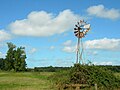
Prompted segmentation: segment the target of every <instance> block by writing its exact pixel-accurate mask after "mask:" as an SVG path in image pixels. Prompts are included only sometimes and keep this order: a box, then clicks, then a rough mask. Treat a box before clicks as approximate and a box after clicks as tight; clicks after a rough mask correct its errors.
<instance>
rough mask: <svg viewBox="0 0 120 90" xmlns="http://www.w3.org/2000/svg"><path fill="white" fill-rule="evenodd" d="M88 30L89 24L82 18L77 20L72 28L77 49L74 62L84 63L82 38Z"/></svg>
mask: <svg viewBox="0 0 120 90" xmlns="http://www.w3.org/2000/svg"><path fill="white" fill-rule="evenodd" d="M89 30H90V24H87V23H86V22H85V21H84V20H80V21H79V22H77V24H76V25H75V28H74V34H75V36H76V37H77V38H78V42H77V51H76V63H81V64H84V62H83V58H82V55H83V50H84V49H83V43H82V38H84V37H85V35H86V34H87V32H88V31H89Z"/></svg>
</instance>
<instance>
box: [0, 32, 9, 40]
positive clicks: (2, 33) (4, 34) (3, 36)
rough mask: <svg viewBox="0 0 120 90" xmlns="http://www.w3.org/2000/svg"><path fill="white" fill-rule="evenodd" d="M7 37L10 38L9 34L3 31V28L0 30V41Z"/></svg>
mask: <svg viewBox="0 0 120 90" xmlns="http://www.w3.org/2000/svg"><path fill="white" fill-rule="evenodd" d="M9 39H11V35H10V34H8V33H7V32H5V31H4V30H0V42H1V41H5V40H9Z"/></svg>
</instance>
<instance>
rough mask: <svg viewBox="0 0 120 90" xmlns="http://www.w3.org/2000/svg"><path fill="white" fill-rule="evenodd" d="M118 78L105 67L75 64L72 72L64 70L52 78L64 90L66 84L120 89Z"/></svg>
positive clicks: (111, 89)
mask: <svg viewBox="0 0 120 90" xmlns="http://www.w3.org/2000/svg"><path fill="white" fill-rule="evenodd" d="M116 76H118V75H117V74H116ZM116 76H115V75H114V73H113V72H111V71H110V70H108V69H106V68H103V67H101V68H100V67H98V66H88V65H80V64H75V65H74V67H72V68H71V69H70V70H62V71H60V72H58V73H56V74H55V75H53V76H52V77H53V80H55V82H56V85H57V86H59V87H63V88H64V87H65V85H66V84H87V85H89V86H90V87H91V86H94V84H97V86H98V88H99V89H101V90H102V89H103V88H104V89H105V90H108V89H110V90H113V89H115V88H120V87H119V86H120V78H118V77H119V76H118V77H116ZM57 77H59V78H57Z"/></svg>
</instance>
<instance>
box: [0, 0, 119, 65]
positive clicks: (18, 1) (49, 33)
mask: <svg viewBox="0 0 120 90" xmlns="http://www.w3.org/2000/svg"><path fill="white" fill-rule="evenodd" d="M119 3H120V1H115V0H111V1H109V0H76V1H73V0H69V1H67V0H60V1H57V0H26V1H25V0H10V1H8V0H0V57H1V58H4V57H5V54H6V51H7V50H8V49H7V45H6V43H7V42H12V43H14V44H15V45H16V46H18V47H19V46H25V48H26V54H27V59H26V61H27V66H28V67H36V66H50V65H52V66H71V65H73V64H74V63H75V62H76V52H75V51H76V47H75V46H76V43H77V38H76V37H75V36H74V33H73V29H74V25H75V24H76V22H77V21H79V20H80V19H81V20H83V19H84V20H85V21H87V22H88V23H90V24H91V30H90V32H88V34H87V35H86V37H85V38H83V43H84V49H85V51H84V60H85V62H87V61H88V60H90V61H91V62H92V63H94V64H99V65H120V29H119V28H120V5H119Z"/></svg>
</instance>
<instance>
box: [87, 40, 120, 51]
mask: <svg viewBox="0 0 120 90" xmlns="http://www.w3.org/2000/svg"><path fill="white" fill-rule="evenodd" d="M85 47H86V48H87V49H101V50H116V51H120V39H108V38H103V39H98V40H88V41H86V42H85Z"/></svg>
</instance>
